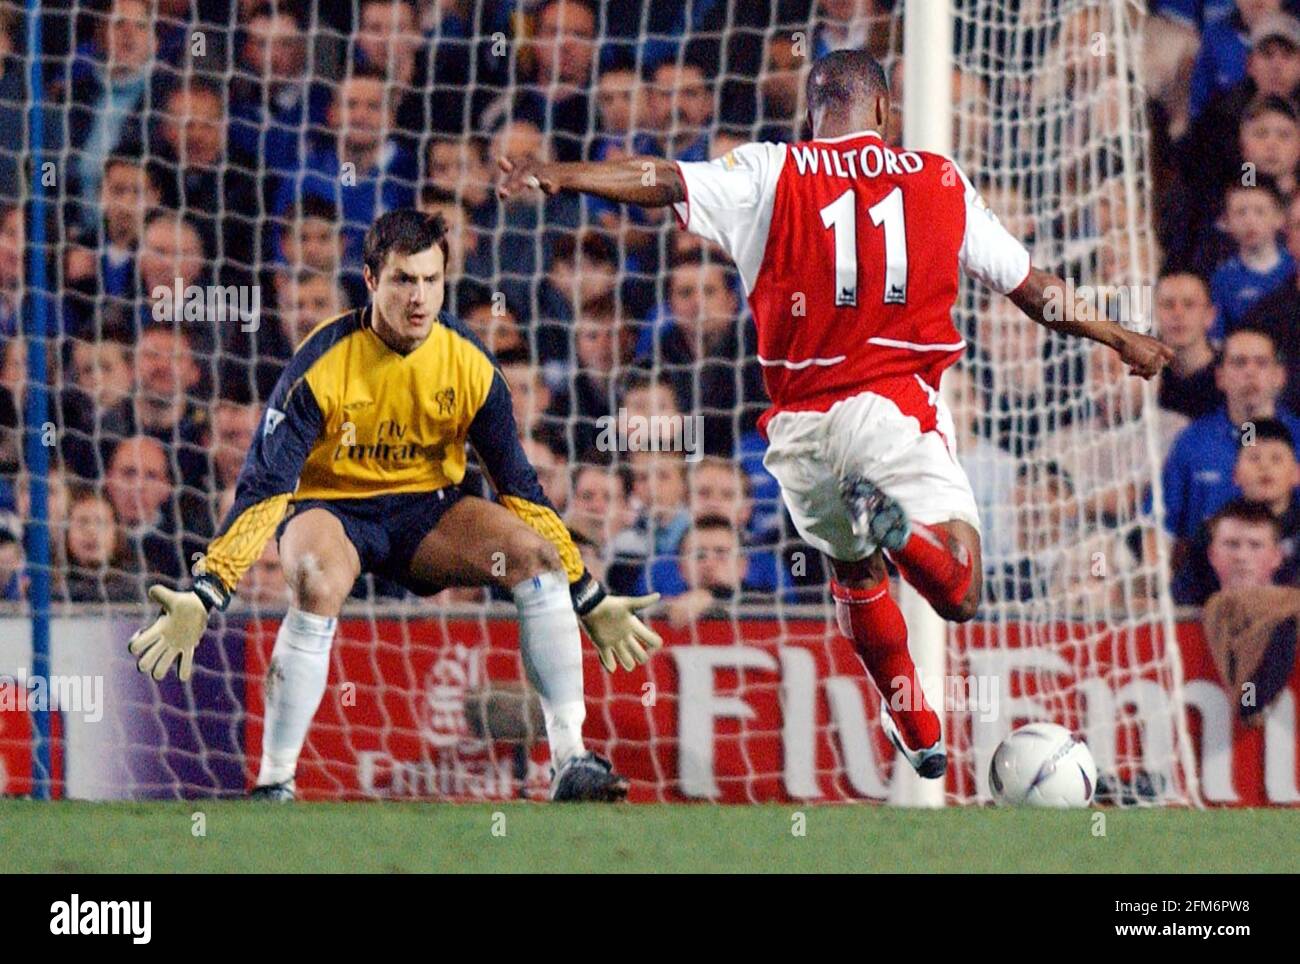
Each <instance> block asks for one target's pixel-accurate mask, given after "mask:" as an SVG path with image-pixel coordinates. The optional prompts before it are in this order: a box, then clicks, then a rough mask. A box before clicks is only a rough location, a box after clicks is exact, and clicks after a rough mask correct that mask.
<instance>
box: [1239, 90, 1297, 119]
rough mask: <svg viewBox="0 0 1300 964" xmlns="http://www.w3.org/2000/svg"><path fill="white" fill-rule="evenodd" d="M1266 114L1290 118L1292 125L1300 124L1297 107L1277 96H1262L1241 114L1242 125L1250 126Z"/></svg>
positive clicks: (1247, 106)
mask: <svg viewBox="0 0 1300 964" xmlns="http://www.w3.org/2000/svg"><path fill="white" fill-rule="evenodd" d="M1265 114H1281V115H1282V116H1283V117H1288V118H1290V119H1291V122H1292V123H1300V115H1298V114H1297V113H1296V108H1295V105H1294V104H1293V103H1291V101H1289V100H1287V99H1286V98H1285V97H1280V96H1279V95H1277V94H1262V95H1260V96H1258V97H1256V98H1255V99H1254V100H1252V101H1251V102H1250V103H1249V104H1247V105H1246V109H1245V110H1244V111H1242V113H1241V123H1242V124H1243V125H1245V124H1249V123H1250V122H1251V121H1253V120H1258V119H1259V118H1261V117H1263V116H1264V115H1265Z"/></svg>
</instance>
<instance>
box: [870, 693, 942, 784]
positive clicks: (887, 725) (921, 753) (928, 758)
mask: <svg viewBox="0 0 1300 964" xmlns="http://www.w3.org/2000/svg"><path fill="white" fill-rule="evenodd" d="M880 725H881V726H882V727H884V730H885V733H886V734H887V735H888V736H889V739H890V740H891V741H892V742H893V744H894V746H896V747H898V752H900V753H902V754H903V756H905V757H907V762H908V763H910V764H912V769H913V770H915V771H916V772H917V773H918V774H919V775H920V776H921V777H922V778H923V779H925V780H937V779H939V777H941V776H943V775H944V772H945V771H947V769H948V750H947V748H946V747H945V746H944V744H943V737H942V736H940V737H939V739H937V740H935V741H934V743H933V745H931V746H929V747H926V748H925V749H923V750H909V749H908V748H907V745H906V744H905V743H904V742H903V735H902V734H901V733H899V732H898V724H897V723H895V722H894V717H893V716H892V715H890V712H889V703H888V701H886V700H884V699H881V701H880Z"/></svg>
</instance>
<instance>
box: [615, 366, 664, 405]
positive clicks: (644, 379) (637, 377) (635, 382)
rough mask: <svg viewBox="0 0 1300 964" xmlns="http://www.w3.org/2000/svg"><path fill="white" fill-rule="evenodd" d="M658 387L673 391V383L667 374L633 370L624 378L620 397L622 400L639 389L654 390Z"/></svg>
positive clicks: (642, 369)
mask: <svg viewBox="0 0 1300 964" xmlns="http://www.w3.org/2000/svg"><path fill="white" fill-rule="evenodd" d="M656 385H661V386H663V387H664V388H666V389H668V390H669V391H670V392H671V391H672V390H673V383H672V382H671V381H670V380H669V379H668V376H667V375H666V374H665V373H663V372H654V371H647V370H646V369H644V368H632V369H629V370H628V372H627V374H626V375H624V376H623V384H622V385H620V386H619V392H618V397H619V399H620V400H621V399H624V398H627V396H628V395H630V394H631V393H632V392H635V391H637V390H638V389H642V388H654V387H655V386H656Z"/></svg>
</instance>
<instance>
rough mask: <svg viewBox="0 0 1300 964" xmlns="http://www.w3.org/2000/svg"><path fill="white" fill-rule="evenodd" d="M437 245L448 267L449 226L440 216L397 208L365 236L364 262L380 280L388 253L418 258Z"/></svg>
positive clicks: (411, 209) (378, 220)
mask: <svg viewBox="0 0 1300 964" xmlns="http://www.w3.org/2000/svg"><path fill="white" fill-rule="evenodd" d="M434 245H437V246H438V247H439V248H440V249H441V250H442V263H443V266H444V267H445V266H446V264H447V222H446V221H444V220H443V217H442V215H441V214H421V213H420V212H419V211H417V210H415V208H398V209H397V210H395V211H389V212H388V213H387V214H381V215H380V216H379V217H378V218H376V219H375V223H374V224H372V225H370V230H369V231H367V232H366V241H365V244H364V246H363V248H362V261H363V263H364V264H365V266H366V267H367V268H369V269H370V273H371V274H373V275H374V276H375V278H376V279H378V277H379V275H380V272H382V271H383V268H384V263H385V262H386V261H387V260H388V253H389V252H390V251H391V252H394V253H396V254H416V253H417V252H420V251H427V250H428V249H429V248H432V247H433V246H434Z"/></svg>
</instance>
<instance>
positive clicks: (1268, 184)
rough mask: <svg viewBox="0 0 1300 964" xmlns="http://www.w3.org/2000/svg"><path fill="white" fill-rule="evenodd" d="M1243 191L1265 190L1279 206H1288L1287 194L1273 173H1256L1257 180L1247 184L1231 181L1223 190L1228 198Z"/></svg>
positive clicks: (1224, 195)
mask: <svg viewBox="0 0 1300 964" xmlns="http://www.w3.org/2000/svg"><path fill="white" fill-rule="evenodd" d="M1243 191H1263V192H1264V193H1265V194H1267V195H1268V196H1269V197H1271V198H1272V199H1273V201H1274V202H1275V203H1276V204H1277V206H1278V207H1279V208H1285V207H1286V194H1284V193H1283V191H1282V188H1280V187H1279V186H1278V183H1277V180H1276V179H1275V178H1274V177H1273V175H1271V174H1256V175H1255V180H1254V181H1253V182H1252V183H1250V184H1245V183H1243V182H1241V181H1238V180H1233V181H1231V182H1229V184H1228V189H1227V190H1226V191H1224V192H1223V197H1224V199H1225V200H1226V199H1227V198H1228V197H1229V195H1232V194H1238V193H1241V192H1243Z"/></svg>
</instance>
